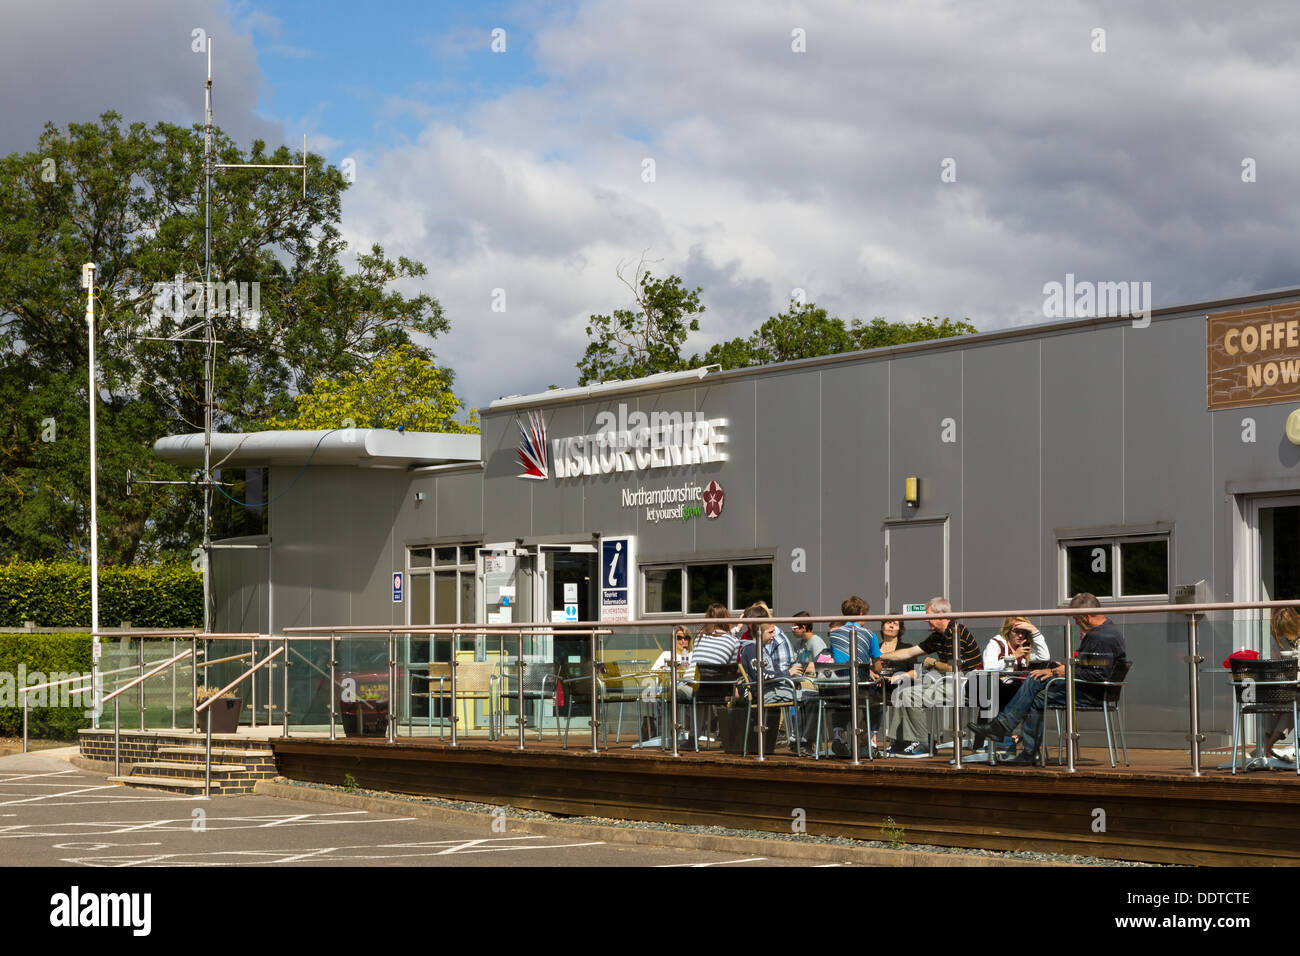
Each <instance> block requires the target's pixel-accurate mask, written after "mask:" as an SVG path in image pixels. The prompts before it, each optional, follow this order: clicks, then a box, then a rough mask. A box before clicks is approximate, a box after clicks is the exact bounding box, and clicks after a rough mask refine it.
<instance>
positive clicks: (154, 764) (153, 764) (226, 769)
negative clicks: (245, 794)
mask: <svg viewBox="0 0 1300 956" xmlns="http://www.w3.org/2000/svg"><path fill="white" fill-rule="evenodd" d="M155 770H183V771H190V772H193V773H200V774H201V773H203V764H201V763H187V762H185V761H181V760H151V761H149V762H148V763H138V764H136V765H135V772H134V774H133V776H137V777H138V776H145V777H151V776H155V774H154V773H153V771H155ZM245 772H248V768H247V767H245V766H244V765H243V764H242V763H214V764H213V765H212V773H213V776H215V775H216V774H218V773H245ZM164 776H165V774H164Z"/></svg>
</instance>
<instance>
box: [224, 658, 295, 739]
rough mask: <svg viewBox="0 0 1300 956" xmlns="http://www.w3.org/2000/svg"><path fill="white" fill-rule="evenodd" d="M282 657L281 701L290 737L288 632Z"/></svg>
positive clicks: (285, 730)
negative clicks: (282, 694) (282, 695)
mask: <svg viewBox="0 0 1300 956" xmlns="http://www.w3.org/2000/svg"><path fill="white" fill-rule="evenodd" d="M267 636H268V637H269V636H270V635H269V634H268V635H267ZM281 657H283V658H284V660H282V661H281V662H280V663H281V665H283V667H284V681H283V682H282V689H283V691H284V700H282V701H281V703H282V704H284V711H283V713H284V716H283V718H282V719H283V721H284V736H285V737H288V736H289V635H288V634H286V635H285V636H284V653H283V654H282V655H281ZM254 679H256V678H254ZM208 709H209V710H211V709H212V708H208Z"/></svg>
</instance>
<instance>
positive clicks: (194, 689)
mask: <svg viewBox="0 0 1300 956" xmlns="http://www.w3.org/2000/svg"><path fill="white" fill-rule="evenodd" d="M192 643H193V644H194V653H193V654H191V655H190V733H192V734H197V733H198V732H199V715H198V712H197V711H195V709H194V708H195V707H197V706H198V705H199V636H198V635H197V634H195V635H194V639H193V641H192ZM206 656H207V655H206V654H205V655H204V657H206Z"/></svg>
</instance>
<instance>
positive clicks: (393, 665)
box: [385, 631, 456, 744]
mask: <svg viewBox="0 0 1300 956" xmlns="http://www.w3.org/2000/svg"><path fill="white" fill-rule="evenodd" d="M393 655H394V650H393V632H392V631H389V632H388V714H387V718H388V719H387V720H386V721H385V723H387V725H388V727H387V730H388V734H387V740H388V742H389V743H390V744H394V743H397V737H396V735H395V734H394V729H395V726H396V722H395V721H394V719H393V711H394V709H395V708H394V707H393V703H394V701H393V685H394V684H395V683H397V681H396V679H395V677H396V673H395V672H396V670H397V661H396V659H395V658H394V656H393ZM452 672H453V673H454V672H455V668H452ZM455 709H456V705H455V702H454V701H453V702H452V711H453V714H452V716H453V717H454V716H455V714H454V711H455Z"/></svg>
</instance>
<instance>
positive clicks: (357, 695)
mask: <svg viewBox="0 0 1300 956" xmlns="http://www.w3.org/2000/svg"><path fill="white" fill-rule="evenodd" d="M399 679H400V671H399ZM343 684H344V693H343V696H342V699H341V700H340V701H339V716H340V717H341V718H342V721H343V733H344V734H345V735H346V736H348V737H354V736H355V737H379V736H385V735H387V733H388V672H387V671H374V672H368V673H362V674H355V673H353V674H346V675H344V681H343Z"/></svg>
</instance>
